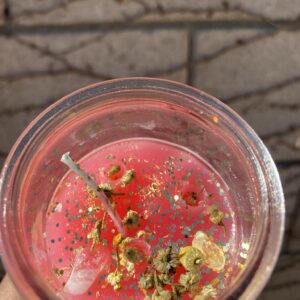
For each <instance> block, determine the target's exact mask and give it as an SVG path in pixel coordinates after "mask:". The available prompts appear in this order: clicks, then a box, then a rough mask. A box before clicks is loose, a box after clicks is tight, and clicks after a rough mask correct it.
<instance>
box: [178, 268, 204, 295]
mask: <svg viewBox="0 0 300 300" xmlns="http://www.w3.org/2000/svg"><path fill="white" fill-rule="evenodd" d="M200 279H201V277H200V274H199V273H198V272H186V273H184V274H181V275H180V278H179V284H180V285H182V287H183V288H184V291H190V290H192V289H195V288H198V286H199V283H200Z"/></svg>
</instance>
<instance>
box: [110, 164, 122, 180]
mask: <svg viewBox="0 0 300 300" xmlns="http://www.w3.org/2000/svg"><path fill="white" fill-rule="evenodd" d="M120 170H121V167H120V166H119V165H112V167H111V168H110V170H109V171H108V172H107V174H108V176H109V177H111V176H114V175H115V174H117V173H118V172H120Z"/></svg>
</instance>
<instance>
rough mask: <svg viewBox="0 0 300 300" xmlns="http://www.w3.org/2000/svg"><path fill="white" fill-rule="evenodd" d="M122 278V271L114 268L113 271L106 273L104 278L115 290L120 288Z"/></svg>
mask: <svg viewBox="0 0 300 300" xmlns="http://www.w3.org/2000/svg"><path fill="white" fill-rule="evenodd" d="M122 279H123V275H122V273H121V272H120V271H119V270H115V271H114V272H112V273H110V274H108V276H107V279H106V280H107V282H108V283H109V284H110V285H111V286H112V287H113V288H114V290H115V291H116V290H119V289H120V288H121V281H122Z"/></svg>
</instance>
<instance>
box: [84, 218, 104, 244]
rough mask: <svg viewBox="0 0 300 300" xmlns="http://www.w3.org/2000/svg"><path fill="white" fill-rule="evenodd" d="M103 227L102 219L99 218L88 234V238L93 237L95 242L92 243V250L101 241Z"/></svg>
mask: <svg viewBox="0 0 300 300" xmlns="http://www.w3.org/2000/svg"><path fill="white" fill-rule="evenodd" d="M101 227H102V220H98V221H97V222H96V223H95V225H94V228H93V229H92V230H91V232H90V233H89V234H88V235H87V238H88V239H93V243H92V245H91V250H93V249H94V247H95V246H96V244H99V243H100V236H101Z"/></svg>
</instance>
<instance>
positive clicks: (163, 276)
mask: <svg viewBox="0 0 300 300" xmlns="http://www.w3.org/2000/svg"><path fill="white" fill-rule="evenodd" d="M157 277H158V280H159V282H161V283H162V284H163V285H166V284H171V278H170V276H169V275H168V274H159V275H158V276H157Z"/></svg>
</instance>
